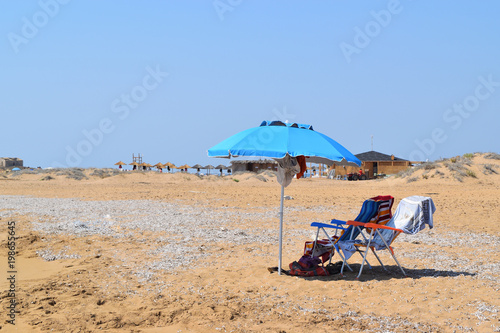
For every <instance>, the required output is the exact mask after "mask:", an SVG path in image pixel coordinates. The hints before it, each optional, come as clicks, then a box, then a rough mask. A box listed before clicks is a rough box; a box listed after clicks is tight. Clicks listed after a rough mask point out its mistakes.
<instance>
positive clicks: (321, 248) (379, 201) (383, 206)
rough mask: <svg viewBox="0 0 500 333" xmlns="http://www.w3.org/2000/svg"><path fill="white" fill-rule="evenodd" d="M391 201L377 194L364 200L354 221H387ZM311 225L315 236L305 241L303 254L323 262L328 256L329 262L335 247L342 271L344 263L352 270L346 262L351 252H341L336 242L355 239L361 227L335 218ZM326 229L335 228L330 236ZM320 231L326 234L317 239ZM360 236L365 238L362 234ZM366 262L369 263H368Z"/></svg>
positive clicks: (392, 200)
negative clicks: (326, 255) (311, 240)
mask: <svg viewBox="0 0 500 333" xmlns="http://www.w3.org/2000/svg"><path fill="white" fill-rule="evenodd" d="M393 203H394V198H393V197H392V196H390V195H387V196H377V197H374V198H371V199H368V200H365V201H364V202H363V205H362V207H361V211H360V213H359V215H358V216H357V217H356V219H355V221H359V222H371V223H379V222H381V223H387V222H388V221H389V220H390V218H391V216H392V215H391V208H392V205H393ZM311 226H312V227H316V228H317V231H316V238H315V240H314V241H313V242H306V244H305V249H304V255H310V256H311V257H312V256H321V257H322V259H323V263H324V262H325V261H326V260H325V259H327V260H328V257H329V262H330V263H331V260H332V257H333V253H334V249H335V250H336V251H337V253H338V254H339V256H340V257H341V258H342V261H343V264H342V271H343V268H344V265H347V267H348V269H349V270H351V271H352V269H351V267H349V265H348V264H347V259H349V257H350V255H351V253H343V252H344V251H343V249H342V248H340V247H339V246H338V243H339V242H346V241H352V240H355V239H356V238H357V237H358V236H359V235H362V233H361V230H362V228H361V227H355V226H352V225H350V226H348V225H347V224H346V222H345V221H341V220H337V219H334V220H332V221H331V222H330V223H320V222H313V223H311ZM326 229H335V235H333V236H330V235H329V234H328V232H327V231H326ZM320 231H322V232H323V234H324V235H325V236H326V238H325V239H318V237H319V233H320ZM362 237H363V238H364V239H365V240H366V237H365V236H364V235H362ZM325 253H327V254H328V257H327V258H325V256H324V254H325ZM346 254H347V257H346ZM367 264H368V265H370V264H369V263H367ZM370 267H371V266H370Z"/></svg>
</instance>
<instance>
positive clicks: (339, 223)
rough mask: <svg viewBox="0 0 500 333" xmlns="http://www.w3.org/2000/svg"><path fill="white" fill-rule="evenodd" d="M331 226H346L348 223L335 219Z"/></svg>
mask: <svg viewBox="0 0 500 333" xmlns="http://www.w3.org/2000/svg"><path fill="white" fill-rule="evenodd" d="M330 223H331V224H336V225H346V224H347V223H346V221H341V220H337V219H333V220H331V221H330Z"/></svg>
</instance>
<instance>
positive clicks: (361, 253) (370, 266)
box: [356, 249, 372, 269]
mask: <svg viewBox="0 0 500 333" xmlns="http://www.w3.org/2000/svg"><path fill="white" fill-rule="evenodd" d="M356 252H358V253H359V255H360V256H361V258H363V253H365V251H361V250H360V249H357V250H356ZM366 264H367V265H368V268H369V269H372V265H370V263H369V262H368V259H366Z"/></svg>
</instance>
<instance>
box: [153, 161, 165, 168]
mask: <svg viewBox="0 0 500 333" xmlns="http://www.w3.org/2000/svg"><path fill="white" fill-rule="evenodd" d="M153 166H154V167H156V168H159V169H163V168H164V167H165V166H164V165H163V164H161V163H160V162H158V163H156V164H155V165H153Z"/></svg>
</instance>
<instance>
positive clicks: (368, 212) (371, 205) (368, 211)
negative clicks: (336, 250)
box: [338, 199, 380, 241]
mask: <svg viewBox="0 0 500 333" xmlns="http://www.w3.org/2000/svg"><path fill="white" fill-rule="evenodd" d="M379 206H380V201H374V200H372V199H368V200H365V202H363V206H361V211H360V212H359V214H358V217H356V219H354V221H358V222H365V223H368V222H370V221H371V219H372V218H374V217H375V216H377V214H378V212H379ZM353 229H354V230H353ZM360 232H361V231H360V229H359V228H355V227H354V226H352V225H350V226H349V227H348V228H347V229H346V230H345V231H344V233H343V234H342V235H341V236H340V238H339V239H338V241H346V240H352V239H356V237H358V235H359V233H360Z"/></svg>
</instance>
